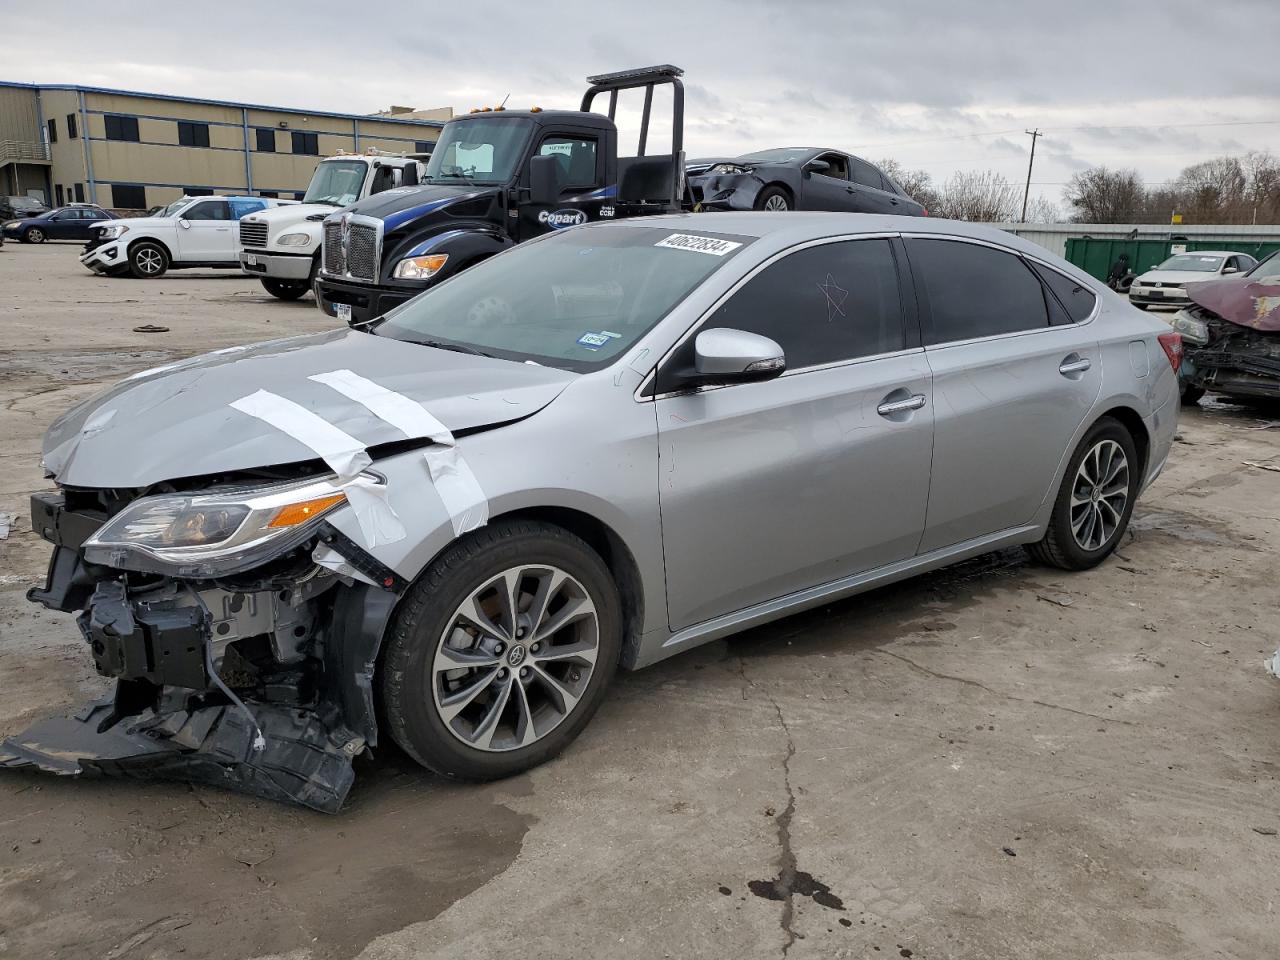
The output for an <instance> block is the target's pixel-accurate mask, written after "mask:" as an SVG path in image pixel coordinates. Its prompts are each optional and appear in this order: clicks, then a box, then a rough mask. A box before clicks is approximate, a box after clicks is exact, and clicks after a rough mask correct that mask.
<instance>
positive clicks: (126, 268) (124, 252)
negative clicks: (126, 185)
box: [80, 197, 294, 279]
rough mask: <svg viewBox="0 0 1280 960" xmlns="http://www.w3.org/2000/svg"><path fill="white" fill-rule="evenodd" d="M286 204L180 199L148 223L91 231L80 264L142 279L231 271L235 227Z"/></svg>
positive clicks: (235, 264)
mask: <svg viewBox="0 0 1280 960" xmlns="http://www.w3.org/2000/svg"><path fill="white" fill-rule="evenodd" d="M293 202H294V201H292V200H284V201H282V200H269V199H267V198H266V197H183V198H182V199H181V200H175V201H174V202H173V203H171V204H169V205H168V206H167V207H165V208H164V209H163V210H161V211H159V212H158V213H156V214H155V215H154V216H150V217H135V218H130V219H124V220H112V221H110V222H109V223H105V224H103V225H102V226H100V227H97V228H96V229H95V231H94V233H95V234H96V236H95V238H94V239H93V240H90V241H89V242H88V243H87V244H85V248H84V253H83V254H81V256H80V262H81V263H83V264H84V265H85V266H86V267H88V268H89V269H90V270H92V271H93V272H94V273H104V274H109V275H111V276H123V275H124V274H126V273H129V274H132V275H133V276H135V277H140V278H143V279H152V278H154V277H159V276H163V275H164V273H165V271H166V270H171V269H172V270H177V269H180V268H182V267H204V268H209V267H214V268H226V269H235V268H236V267H238V266H239V265H240V264H239V262H238V261H237V260H236V252H237V250H238V244H237V242H236V221H238V220H239V219H240V218H241V217H243V216H244V215H245V214H247V213H257V212H258V211H261V210H266V209H267V208H268V207H275V206H279V205H281V204H282V203H293Z"/></svg>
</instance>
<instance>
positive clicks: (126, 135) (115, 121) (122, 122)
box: [102, 113, 138, 143]
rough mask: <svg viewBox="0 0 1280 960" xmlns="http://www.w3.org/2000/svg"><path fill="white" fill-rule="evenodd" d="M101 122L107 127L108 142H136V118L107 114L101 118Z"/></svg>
mask: <svg viewBox="0 0 1280 960" xmlns="http://www.w3.org/2000/svg"><path fill="white" fill-rule="evenodd" d="M102 120H103V123H105V124H106V127H107V139H108V140H128V141H129V142H131V143H137V142H138V118H137V117H122V116H120V115H118V114H114V113H108V114H105V115H104V116H103V118H102Z"/></svg>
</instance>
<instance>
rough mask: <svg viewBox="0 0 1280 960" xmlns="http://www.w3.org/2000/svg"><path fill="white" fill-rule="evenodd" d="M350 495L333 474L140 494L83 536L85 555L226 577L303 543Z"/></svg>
mask: <svg viewBox="0 0 1280 960" xmlns="http://www.w3.org/2000/svg"><path fill="white" fill-rule="evenodd" d="M346 499H347V496H346V494H345V493H344V492H343V490H342V488H341V487H340V486H339V485H338V482H337V479H336V478H335V477H332V476H331V477H327V478H324V479H320V480H314V479H312V480H305V481H302V482H292V483H272V484H266V485H261V486H254V487H245V486H241V487H236V488H234V489H227V490H224V491H218V492H213V493H172V494H169V493H165V494H157V495H155V496H150V497H143V498H141V499H139V500H135V501H134V502H133V503H131V504H129V506H127V507H125V508H124V509H123V510H121V511H120V512H119V513H118V514H116V515H115V516H114V517H112V518H111V519H110V520H108V521H107V523H106V524H104V525H103V526H102V527H100V528H99V529H98V531H97V532H96V533H95V534H94V535H93V536H92V537H90V538H89V539H88V540H86V541H85V543H84V557H85V560H87V561H88V562H90V563H99V564H103V565H105V566H109V567H116V568H120V569H124V570H138V571H142V572H146V573H161V574H167V575H170V576H179V577H195V578H209V577H219V576H225V575H228V574H233V573H238V572H240V571H242V570H246V569H249V568H251V567H255V566H258V565H260V564H262V563H263V562H265V561H267V560H270V559H272V558H273V557H275V556H278V555H279V554H281V553H284V552H285V551H287V550H291V549H293V548H294V547H296V546H298V545H299V544H301V543H302V542H303V541H305V540H306V539H307V538H308V537H310V536H312V534H313V533H314V532H315V528H316V526H317V524H318V523H319V521H320V519H321V518H322V517H324V516H326V515H327V514H329V513H330V512H331V511H333V510H334V509H336V508H337V507H339V506H340V505H342V504H343V503H345V502H346Z"/></svg>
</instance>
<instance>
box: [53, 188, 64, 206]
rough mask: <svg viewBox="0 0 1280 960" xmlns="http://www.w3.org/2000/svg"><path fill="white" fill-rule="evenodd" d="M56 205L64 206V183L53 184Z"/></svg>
mask: <svg viewBox="0 0 1280 960" xmlns="http://www.w3.org/2000/svg"><path fill="white" fill-rule="evenodd" d="M53 196H54V206H58V207H60V206H62V204H63V200H62V184H60V183H55V184H54V185H53Z"/></svg>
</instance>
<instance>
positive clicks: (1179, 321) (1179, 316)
mask: <svg viewBox="0 0 1280 960" xmlns="http://www.w3.org/2000/svg"><path fill="white" fill-rule="evenodd" d="M1169 326H1171V327H1173V329H1175V330H1177V331H1178V332H1179V333H1180V334H1182V339H1183V341H1184V342H1186V343H1189V344H1191V345H1192V346H1196V347H1203V346H1204V345H1205V344H1207V343H1208V342H1209V325H1208V324H1207V323H1205V322H1204V321H1203V320H1197V319H1196V318H1195V317H1193V316H1192V315H1191V314H1190V313H1189V312H1188V311H1186V310H1179V311H1178V312H1177V313H1175V314H1174V315H1173V319H1172V320H1170V321H1169Z"/></svg>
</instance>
